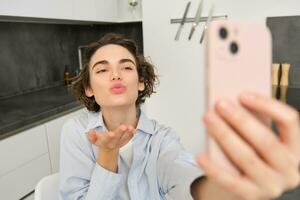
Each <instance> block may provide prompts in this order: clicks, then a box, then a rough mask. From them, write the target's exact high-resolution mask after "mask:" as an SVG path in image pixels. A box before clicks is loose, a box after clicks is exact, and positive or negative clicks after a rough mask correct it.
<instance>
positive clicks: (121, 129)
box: [113, 124, 128, 139]
mask: <svg viewBox="0 0 300 200" xmlns="http://www.w3.org/2000/svg"><path fill="white" fill-rule="evenodd" d="M126 131H128V127H127V126H126V125H124V124H121V125H120V126H119V127H118V128H116V130H114V131H113V132H114V134H115V136H116V138H118V139H120V138H121V137H122V135H123V134H124V133H125V132H126Z"/></svg>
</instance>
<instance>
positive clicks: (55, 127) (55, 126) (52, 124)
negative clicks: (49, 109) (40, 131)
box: [45, 109, 84, 173]
mask: <svg viewBox="0 0 300 200" xmlns="http://www.w3.org/2000/svg"><path fill="white" fill-rule="evenodd" d="M81 112H84V109H81V110H78V111H75V112H72V113H70V114H67V115H64V116H62V117H59V118H56V119H54V120H51V121H49V122H47V123H45V128H46V133H47V140H48V148H49V155H50V162H51V173H56V172H58V171H59V152H60V134H61V129H62V127H63V125H64V123H65V122H66V121H67V120H68V119H70V118H71V117H73V116H75V115H77V114H80V113H81Z"/></svg>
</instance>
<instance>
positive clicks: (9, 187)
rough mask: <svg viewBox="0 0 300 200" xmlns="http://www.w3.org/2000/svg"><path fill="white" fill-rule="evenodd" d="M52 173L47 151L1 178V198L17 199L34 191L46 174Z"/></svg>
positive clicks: (6, 199)
mask: <svg viewBox="0 0 300 200" xmlns="http://www.w3.org/2000/svg"><path fill="white" fill-rule="evenodd" d="M49 174H50V160H49V154H48V153H46V154H44V155H42V156H40V157H39V158H37V159H34V160H32V161H31V162H29V163H27V164H26V165H24V166H22V167H20V168H18V169H16V170H14V171H11V172H10V173H8V174H6V175H5V176H2V177H1V178H0V194H1V199H5V200H17V199H20V198H22V197H24V196H25V195H27V194H28V193H30V192H32V191H33V190H34V188H35V186H36V184H37V183H38V182H39V180H40V179H42V178H43V177H44V176H47V175H49Z"/></svg>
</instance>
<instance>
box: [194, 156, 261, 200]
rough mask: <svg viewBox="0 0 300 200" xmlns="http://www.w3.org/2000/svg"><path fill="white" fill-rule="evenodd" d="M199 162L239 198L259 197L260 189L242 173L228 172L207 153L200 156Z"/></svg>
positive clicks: (206, 172) (210, 175)
mask: <svg viewBox="0 0 300 200" xmlns="http://www.w3.org/2000/svg"><path fill="white" fill-rule="evenodd" d="M197 163H198V164H199V166H200V167H201V169H202V170H203V171H204V174H205V175H206V176H207V177H208V178H209V179H211V180H213V181H214V182H215V183H216V184H218V185H220V186H221V187H222V188H224V189H225V190H226V191H228V192H230V193H232V194H234V195H236V196H238V197H240V198H239V199H245V197H246V198H247V199H249V200H250V199H258V197H259V196H260V195H261V194H260V190H259V189H258V188H257V186H256V185H255V184H253V183H252V182H251V181H249V180H247V179H246V178H244V177H242V176H240V175H233V174H230V173H227V172H226V171H225V170H224V169H222V168H221V167H220V166H218V165H217V164H216V163H214V162H213V161H212V160H210V159H209V157H207V156H205V155H201V156H199V158H198V159H197Z"/></svg>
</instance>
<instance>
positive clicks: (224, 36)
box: [219, 27, 228, 39]
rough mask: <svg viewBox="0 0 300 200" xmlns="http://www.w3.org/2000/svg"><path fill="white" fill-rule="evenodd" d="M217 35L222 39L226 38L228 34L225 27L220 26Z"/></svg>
mask: <svg viewBox="0 0 300 200" xmlns="http://www.w3.org/2000/svg"><path fill="white" fill-rule="evenodd" d="M219 35H220V37H221V38H222V39H226V38H227V35H228V32H227V30H226V28H224V27H222V28H220V31H219Z"/></svg>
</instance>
